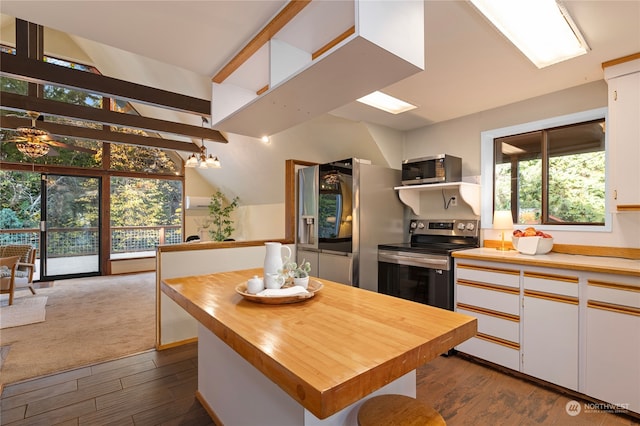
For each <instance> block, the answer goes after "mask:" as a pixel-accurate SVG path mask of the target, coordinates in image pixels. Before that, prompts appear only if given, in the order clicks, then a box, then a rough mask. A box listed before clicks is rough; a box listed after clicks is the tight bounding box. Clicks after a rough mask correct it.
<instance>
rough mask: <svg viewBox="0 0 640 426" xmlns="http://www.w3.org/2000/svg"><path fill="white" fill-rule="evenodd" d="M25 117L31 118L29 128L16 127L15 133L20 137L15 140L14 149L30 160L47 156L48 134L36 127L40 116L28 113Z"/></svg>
mask: <svg viewBox="0 0 640 426" xmlns="http://www.w3.org/2000/svg"><path fill="white" fill-rule="evenodd" d="M27 115H29V117H30V118H31V126H30V127H26V126H23V127H18V128H17V129H16V132H18V134H19V135H20V136H19V137H18V138H16V148H18V151H20V152H21V153H23V154H24V155H26V156H27V157H30V158H38V157H42V156H44V155H47V154H48V153H49V149H50V147H49V144H48V143H47V142H46V140H47V139H48V138H49V132H47V131H46V130H42V129H38V128H37V127H36V120H37V118H38V117H39V116H40V114H38V113H36V112H32V111H29V112H28V114H27Z"/></svg>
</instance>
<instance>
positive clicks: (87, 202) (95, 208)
mask: <svg viewBox="0 0 640 426" xmlns="http://www.w3.org/2000/svg"><path fill="white" fill-rule="evenodd" d="M41 188H42V213H41V220H42V221H41V223H40V243H41V245H40V265H41V268H40V270H41V274H40V275H41V277H40V279H41V280H46V281H49V280H53V279H61V278H73V277H81V276H91V275H100V273H101V271H100V178H99V177H84V176H66V175H54V174H43V175H42V186H41Z"/></svg>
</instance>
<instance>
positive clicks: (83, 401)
mask: <svg viewBox="0 0 640 426" xmlns="http://www.w3.org/2000/svg"><path fill="white" fill-rule="evenodd" d="M197 355H198V354H197V345H196V344H191V345H185V346H181V347H178V348H173V349H169V350H165V351H161V352H156V351H149V352H144V353H141V354H138V355H134V356H130V357H126V358H122V359H118V360H115V361H109V362H105V363H101V364H96V365H93V366H90V367H84V368H79V369H76V370H71V371H68V372H64V373H59V374H55V375H51V376H46V377H43V378H38V379H34V380H29V381H25V382H22V383H17V384H15V385H10V386H7V387H6V388H5V389H4V391H3V392H2V399H1V400H0V405H1V408H2V412H1V417H0V424H2V425H29V426H35V425H43V426H49V425H55V424H62V425H92V426H93V425H118V426H120V425H167V426H169V425H194V426H199V425H213V424H214V423H213V422H212V421H211V419H210V418H209V415H208V414H207V412H206V411H205V410H204V409H203V408H202V406H201V405H200V403H199V402H198V401H197V400H196V399H195V391H196V387H197V379H198V377H197V372H198V368H197V359H198V358H197Z"/></svg>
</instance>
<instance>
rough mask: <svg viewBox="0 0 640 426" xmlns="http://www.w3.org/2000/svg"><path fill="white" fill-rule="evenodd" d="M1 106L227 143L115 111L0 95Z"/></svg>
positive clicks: (212, 133) (214, 134) (200, 131)
mask: <svg viewBox="0 0 640 426" xmlns="http://www.w3.org/2000/svg"><path fill="white" fill-rule="evenodd" d="M0 106H2V107H3V108H7V109H12V110H21V111H37V112H39V113H42V114H46V115H55V116H60V117H69V118H77V119H80V120H88V121H95V122H97V123H105V124H111V125H114V126H123V127H130V128H134V129H140V130H148V131H151V132H158V133H173V134H176V135H182V136H190V137H194V138H198V139H201V138H204V139H207V140H210V141H214V142H222V143H226V142H227V139H226V138H225V137H224V136H223V135H222V134H221V133H220V132H219V131H217V130H213V129H211V128H207V127H199V126H191V125H189V124H183V123H176V122H173V121H166V120H159V119H156V118H148V117H142V116H139V115H131V114H122V113H119V112H115V111H107V110H104V109H98V108H91V107H86V106H82V105H73V104H68V103H64V102H58V101H52V100H49V99H38V98H33V97H29V96H24V95H18V94H15V93H8V92H2V96H1V97H0Z"/></svg>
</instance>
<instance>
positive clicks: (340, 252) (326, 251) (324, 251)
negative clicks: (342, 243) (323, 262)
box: [320, 249, 351, 257]
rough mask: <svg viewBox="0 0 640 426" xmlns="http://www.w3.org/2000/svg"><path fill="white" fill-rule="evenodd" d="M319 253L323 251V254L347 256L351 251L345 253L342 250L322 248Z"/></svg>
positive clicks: (349, 255)
mask: <svg viewBox="0 0 640 426" xmlns="http://www.w3.org/2000/svg"><path fill="white" fill-rule="evenodd" d="M320 252H321V253H325V254H332V255H334V256H348V257H351V253H346V252H344V251H335V250H327V249H322V250H320Z"/></svg>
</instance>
